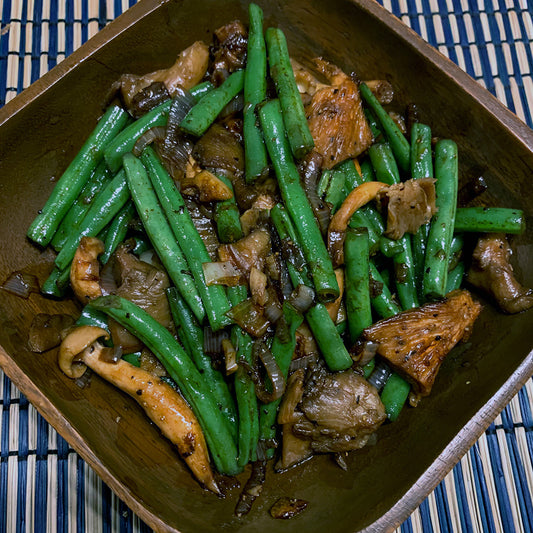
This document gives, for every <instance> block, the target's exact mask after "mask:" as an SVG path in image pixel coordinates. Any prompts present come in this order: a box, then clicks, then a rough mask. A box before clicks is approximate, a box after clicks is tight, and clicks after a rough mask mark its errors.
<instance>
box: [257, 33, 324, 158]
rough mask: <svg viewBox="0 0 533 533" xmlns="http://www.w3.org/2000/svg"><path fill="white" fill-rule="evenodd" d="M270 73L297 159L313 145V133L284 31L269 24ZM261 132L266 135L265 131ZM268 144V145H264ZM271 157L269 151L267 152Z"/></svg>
mask: <svg viewBox="0 0 533 533" xmlns="http://www.w3.org/2000/svg"><path fill="white" fill-rule="evenodd" d="M265 39H266V44H267V50H268V60H269V65H270V76H271V77H272V79H273V80H274V83H275V84H276V91H277V94H278V98H279V103H280V106H281V111H282V113H283V122H284V124H285V130H286V131H287V137H288V142H289V145H290V150H291V152H292V154H293V155H294V157H295V158H296V159H301V158H302V157H303V156H304V155H305V154H306V153H307V152H309V151H310V150H311V149H312V148H313V146H314V141H313V136H312V135H311V132H310V131H309V125H308V124H307V119H306V116H305V111H304V106H303V103H302V98H301V97H300V92H299V91H298V86H297V85H296V80H295V78H294V72H293V70H292V66H291V60H290V57H289V50H288V48H287V40H286V39H285V35H284V34H283V32H282V31H281V30H280V29H279V28H268V29H267V31H266V34H265ZM263 134H264V135H265V138H266V137H267V134H266V132H265V131H264V126H263ZM267 148H268V146H267ZM270 156H271V158H272V154H270Z"/></svg>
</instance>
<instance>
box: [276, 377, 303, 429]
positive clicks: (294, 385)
mask: <svg viewBox="0 0 533 533" xmlns="http://www.w3.org/2000/svg"><path fill="white" fill-rule="evenodd" d="M304 378H305V370H304V369H303V368H300V369H298V370H296V371H295V372H293V373H292V374H291V375H290V376H289V379H288V380H287V388H286V390H285V394H284V395H283V400H282V401H281V403H280V406H279V411H278V424H291V423H294V422H296V421H297V420H298V418H299V416H297V414H295V411H296V407H297V406H298V404H299V403H300V402H301V401H302V398H303V394H304ZM300 416H301V413H300Z"/></svg>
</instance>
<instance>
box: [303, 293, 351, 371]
mask: <svg viewBox="0 0 533 533" xmlns="http://www.w3.org/2000/svg"><path fill="white" fill-rule="evenodd" d="M328 317H329V313H328V310H327V309H326V306H325V305H324V304H322V303H320V302H319V303H317V304H315V305H314V306H313V307H311V309H309V311H307V313H306V315H305V318H306V319H307V322H308V323H309V327H310V328H311V331H312V332H313V336H314V337H315V340H316V343H317V345H318V347H319V349H320V351H321V353H322V356H323V357H324V360H325V361H326V364H327V365H328V368H329V369H330V370H331V371H332V372H336V371H338V370H346V369H347V368H350V367H351V366H352V364H353V361H352V358H351V357H350V354H349V353H348V350H347V349H346V346H345V345H344V342H343V340H342V338H341V337H340V335H339V332H338V331H337V329H336V328H335V323H334V322H333V320H331V317H330V319H329V320H328Z"/></svg>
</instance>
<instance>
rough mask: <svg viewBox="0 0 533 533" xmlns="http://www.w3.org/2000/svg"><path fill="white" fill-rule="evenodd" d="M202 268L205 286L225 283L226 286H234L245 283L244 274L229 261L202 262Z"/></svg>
mask: <svg viewBox="0 0 533 533" xmlns="http://www.w3.org/2000/svg"><path fill="white" fill-rule="evenodd" d="M202 269H203V271H204V278H205V284H206V285H207V286H209V285H226V286H227V287H235V286H236V285H244V284H245V283H246V278H245V276H244V274H243V273H242V272H241V271H240V270H239V269H238V268H237V267H236V266H235V265H234V264H233V263H232V262H231V261H217V262H211V263H203V264H202Z"/></svg>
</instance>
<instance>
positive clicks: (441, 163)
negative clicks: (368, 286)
mask: <svg viewBox="0 0 533 533" xmlns="http://www.w3.org/2000/svg"><path fill="white" fill-rule="evenodd" d="M458 172H459V171H458V155H457V145H456V144H455V142H453V141H451V140H448V139H442V140H440V141H439V142H437V144H436V145H435V178H436V180H437V183H436V185H435V192H436V195H437V199H436V205H437V213H436V214H435V215H434V216H433V219H432V221H431V227H430V230H429V236H428V245H427V249H426V259H425V263H424V281H423V294H424V297H425V298H426V299H432V298H442V297H443V296H444V295H445V294H446V280H447V276H448V263H449V259H450V245H451V242H452V238H453V232H454V225H455V212H456V209H457V187H458V181H459V177H458Z"/></svg>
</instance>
